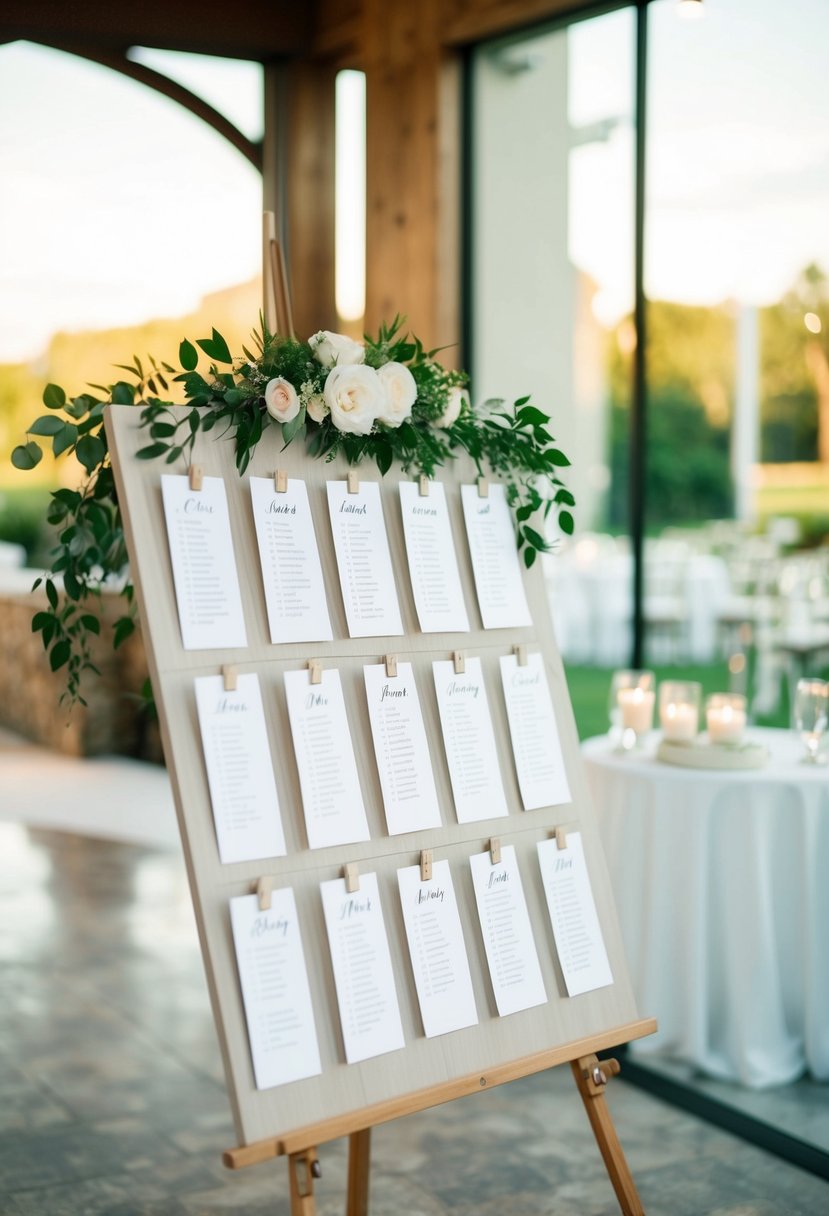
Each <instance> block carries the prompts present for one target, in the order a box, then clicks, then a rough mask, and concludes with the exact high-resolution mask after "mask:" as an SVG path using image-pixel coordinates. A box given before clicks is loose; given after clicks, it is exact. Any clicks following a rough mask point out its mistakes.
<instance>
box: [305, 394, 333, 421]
mask: <svg viewBox="0 0 829 1216" xmlns="http://www.w3.org/2000/svg"><path fill="white" fill-rule="evenodd" d="M305 412H306V414H307V415H308V417H309V418H310V419H311V420H312V421H313V422H322V421H323V419H324V418H325V416H326V415H327V413H328V406H327V405H326V404H325V398H324V397H323V395H322V393H315V394H314V396H313V397H311V398H310V400H309V401H308V404H307V405H306V407H305Z"/></svg>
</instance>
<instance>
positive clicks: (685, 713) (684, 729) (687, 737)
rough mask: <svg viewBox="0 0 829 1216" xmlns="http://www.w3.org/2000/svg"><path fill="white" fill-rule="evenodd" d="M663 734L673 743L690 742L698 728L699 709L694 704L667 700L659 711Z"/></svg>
mask: <svg viewBox="0 0 829 1216" xmlns="http://www.w3.org/2000/svg"><path fill="white" fill-rule="evenodd" d="M659 721H660V725H661V727H662V734H663V736H664V737H665V738H666V739H668V740H670V741H671V742H673V743H690V742H691V741H692V740H694V739H695V738H696V736H697V731H698V730H699V710H698V709H697V707H696V705H688V704H687V703H685V702H682V701H669V702H668V704H667V705H663V706H662V707H661V708H660V711H659Z"/></svg>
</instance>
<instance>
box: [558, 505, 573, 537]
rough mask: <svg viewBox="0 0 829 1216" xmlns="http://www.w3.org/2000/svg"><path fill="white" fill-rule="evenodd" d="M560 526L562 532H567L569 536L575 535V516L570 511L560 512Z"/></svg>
mask: <svg viewBox="0 0 829 1216" xmlns="http://www.w3.org/2000/svg"><path fill="white" fill-rule="evenodd" d="M558 526H559V527H560V528H561V530H562V532H566V533H567V535H568V536H572V535H573V516H572V515H571V514H570V512H569V511H560V512H559V516H558Z"/></svg>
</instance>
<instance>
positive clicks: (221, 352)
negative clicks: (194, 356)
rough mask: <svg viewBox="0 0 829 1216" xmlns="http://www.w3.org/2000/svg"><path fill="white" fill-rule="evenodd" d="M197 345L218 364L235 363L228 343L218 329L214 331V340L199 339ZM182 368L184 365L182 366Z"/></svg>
mask: <svg viewBox="0 0 829 1216" xmlns="http://www.w3.org/2000/svg"><path fill="white" fill-rule="evenodd" d="M196 345H197V346H200V347H201V348H202V350H203V351H204V353H205V354H206V355H207V357H208V359H215V360H216V362H217V363H232V362H233V356H232V355H231V353H230V350H229V349H228V345H227V342H225V340H224V338H223V337H222V335H221V334H220V333H219V331H218V330H217V329H214V330H213V336H212V338H199V339H198V340H197V343H196ZM182 366H184V365H183V364H182Z"/></svg>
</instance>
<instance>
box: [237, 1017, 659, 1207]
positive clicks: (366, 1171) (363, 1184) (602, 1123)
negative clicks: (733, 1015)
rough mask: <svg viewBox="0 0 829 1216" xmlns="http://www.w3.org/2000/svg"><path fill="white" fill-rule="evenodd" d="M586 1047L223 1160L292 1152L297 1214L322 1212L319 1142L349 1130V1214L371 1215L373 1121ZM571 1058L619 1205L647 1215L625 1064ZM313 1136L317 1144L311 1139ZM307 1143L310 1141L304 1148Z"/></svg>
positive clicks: (643, 1026) (640, 1027) (249, 1161)
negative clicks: (625, 1122)
mask: <svg viewBox="0 0 829 1216" xmlns="http://www.w3.org/2000/svg"><path fill="white" fill-rule="evenodd" d="M655 1028H656V1024H655V1022H653V1021H652V1020H649V1021H644V1022H641V1023H638V1024H636V1025H635V1026H632V1027H625V1028H623V1029H624V1030H625V1031H626V1032H628V1033H630V1032H635V1033H636V1035H637V1036H638V1035H639V1034H650V1033H652V1031H653V1030H654V1029H655ZM604 1037H607V1036H604ZM619 1041H620V1042H621V1041H622V1040H619ZM589 1042H590V1040H583V1041H582V1044H581V1045H582V1046H584V1045H585V1044H588V1043H589ZM579 1046H580V1045H579V1044H569V1045H568V1046H567V1047H566V1048H562V1049H559V1050H556V1051H553V1052H543V1053H539V1055H538V1056H530V1057H526V1058H525V1059H523V1060H518V1061H516V1062H515V1063H514V1064H513V1065H509V1066H505V1067H503V1068H501V1069H494V1070H490V1071H489V1072H487V1073H486V1075H484V1076H478V1075H477V1074H475V1075H473V1076H470V1077H464V1078H461V1079H459V1080H458V1081H455V1082H452V1083H451V1084H450V1085H446V1086H436V1087H432V1088H431V1089H430V1090H421V1091H418V1092H416V1093H414V1094H411V1095H409V1096H408V1097H406V1098H401V1099H398V1100H395V1101H393V1102H387V1103H382V1104H380V1105H379V1106H377V1107H375V1108H372V1109H369V1110H366V1111H363V1112H362V1116H363V1118H364V1119H365V1120H366V1124H365V1126H364V1127H360V1128H359V1129H357V1130H353V1122H354V1120H353V1117H344V1118H339V1119H331V1120H329V1121H327V1122H326V1123H325V1124H322V1125H319V1126H318V1127H317V1128H305V1129H303V1130H301V1131H298V1132H296V1133H295V1134H292V1135H291V1136H288V1137H284V1138H274V1139H268V1140H260V1141H257V1142H256V1143H254V1144H248V1145H245V1146H244V1147H241V1148H235V1149H229V1150H228V1151H227V1152H225V1153H224V1154H223V1156H222V1160H223V1162H224V1164H225V1165H226V1166H227V1167H228V1169H243V1168H244V1167H246V1166H249V1165H258V1164H260V1163H261V1162H263V1161H268V1160H271V1159H272V1158H274V1157H278V1156H287V1158H288V1180H289V1187H290V1195H291V1216H315V1214H316V1204H315V1200H314V1181H315V1179H317V1178H319V1177H321V1173H322V1171H321V1168H320V1163H319V1158H318V1156H317V1145H319V1144H322V1143H324V1142H326V1141H328V1140H333V1139H337V1138H339V1137H341V1136H343V1135H348V1186H347V1192H346V1209H345V1210H346V1216H368V1211H369V1176H370V1164H371V1162H370V1157H371V1129H372V1127H376V1126H378V1125H379V1124H381V1123H385V1122H388V1121H390V1120H391V1119H397V1118H402V1117H403V1116H404V1115H410V1114H415V1113H416V1112H418V1111H421V1110H424V1109H425V1108H427V1107H429V1106H438V1105H440V1104H441V1103H443V1102H448V1101H452V1100H453V1099H454V1098H461V1097H465V1096H467V1095H468V1094H472V1093H477V1092H480V1090H481V1089H482V1088H485V1089H492V1088H493V1086H495V1085H502V1084H504V1083H506V1082H507V1081H512V1080H516V1079H518V1078H519V1077H523V1076H529V1075H530V1074H532V1073H534V1072H540V1071H542V1070H544V1069H545V1068H548V1067H552V1066H554V1065H556V1064H560V1063H563V1062H565V1061H564V1060H562V1059H561V1058H560V1057H561V1056H562V1054H563V1055H565V1056H569V1049H578V1048H579ZM598 1050H602V1048H601V1047H600V1048H598ZM552 1057H559V1058H552ZM567 1062H569V1064H570V1068H571V1070H572V1073H573V1079H574V1080H575V1083H576V1087H577V1089H578V1091H579V1094H580V1096H581V1099H582V1102H583V1103H584V1108H585V1111H586V1112H587V1117H588V1119H589V1121H590V1126H591V1128H592V1131H593V1135H594V1137H595V1140H596V1143H597V1145H598V1147H599V1151H600V1153H601V1155H602V1159H603V1161H604V1164H605V1169H606V1170H607V1173H608V1177H609V1178H610V1182H611V1184H612V1186H613V1189H614V1191H615V1192H616V1198H617V1199H618V1201H619V1210H620V1211H621V1212H622V1213H623V1216H644V1211H645V1209H644V1208H643V1207H642V1202H641V1200H640V1198H639V1193H638V1191H637V1190H636V1183H635V1182H634V1180H633V1176H632V1174H631V1172H630V1167H629V1166H628V1163H627V1160H626V1158H625V1155H624V1152H623V1150H622V1146H621V1144H620V1142H619V1137H618V1135H617V1134H616V1127H615V1125H614V1123H613V1117H612V1115H611V1113H610V1110H609V1108H608V1105H607V1101H606V1098H605V1093H606V1089H607V1083H608V1081H609V1080H610V1078H611V1077H613V1076H616V1075H617V1074H618V1073H619V1071H620V1068H619V1063H618V1061H617V1060H614V1059H605V1060H600V1059H599V1057H598V1056H597V1055H596V1053H595V1051H585V1054H583V1055H579V1056H577V1057H576V1058H569V1059H568V1060H567ZM317 1133H318V1134H317ZM309 1140H313V1141H314V1143H313V1144H310V1143H307V1142H308V1141H309ZM302 1144H306V1145H307V1146H306V1147H299V1146H300V1145H302Z"/></svg>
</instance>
